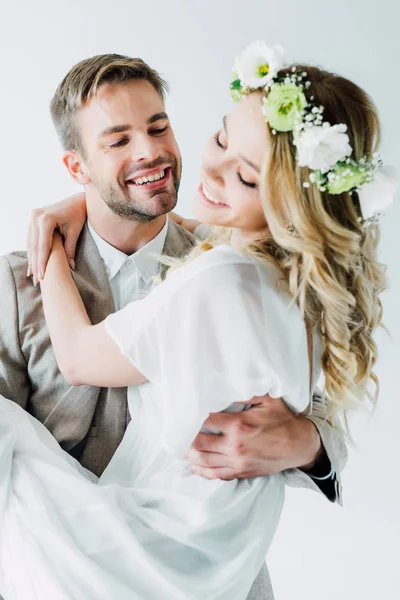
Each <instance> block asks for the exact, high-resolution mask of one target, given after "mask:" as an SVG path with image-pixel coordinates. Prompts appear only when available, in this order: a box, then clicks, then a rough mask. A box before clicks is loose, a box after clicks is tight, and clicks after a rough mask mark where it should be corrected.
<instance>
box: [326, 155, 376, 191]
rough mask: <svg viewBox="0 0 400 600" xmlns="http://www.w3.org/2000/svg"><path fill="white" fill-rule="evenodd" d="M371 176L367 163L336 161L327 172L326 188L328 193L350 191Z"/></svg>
mask: <svg viewBox="0 0 400 600" xmlns="http://www.w3.org/2000/svg"><path fill="white" fill-rule="evenodd" d="M370 178H371V169H369V168H368V166H367V165H359V164H357V163H356V162H355V161H354V160H351V161H349V162H345V161H341V162H338V163H337V165H336V167H335V168H334V169H333V170H332V171H331V172H330V173H328V181H327V184H326V189H327V190H328V192H329V193H330V194H343V193H344V192H351V191H353V190H355V189H357V188H359V187H360V186H362V185H363V184H364V183H366V182H367V181H369V180H370Z"/></svg>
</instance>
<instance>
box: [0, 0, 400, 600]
mask: <svg viewBox="0 0 400 600" xmlns="http://www.w3.org/2000/svg"><path fill="white" fill-rule="evenodd" d="M399 20H400V8H399V4H398V2H397V1H396V0H380V1H379V2H377V1H376V0H374V1H372V0H332V1H330V2H328V1H325V0H321V1H319V2H317V1H312V0H302V1H301V2H299V1H297V0H285V1H282V2H278V1H275V2H272V1H270V0H263V1H261V0H259V1H257V0H239V1H237V0H187V1H184V0H170V1H169V2H166V1H165V0H163V1H158V0H140V1H138V0H112V2H110V1H108V0H98V1H97V2H96V1H95V0H68V1H66V0H64V1H62V0H47V1H46V0H36V1H35V0H33V1H32V0H18V1H12V2H10V1H6V0H0V61H1V63H0V64H1V68H0V86H1V93H0V115H1V127H0V159H1V161H0V182H1V183H0V186H1V187H0V193H1V196H0V197H1V202H0V253H4V252H8V251H11V250H14V249H23V248H24V237H25V231H26V224H27V220H28V217H29V213H30V210H31V209H32V208H34V207H38V206H41V205H43V204H48V203H50V202H53V201H56V200H58V199H61V198H62V197H64V196H66V195H68V194H69V193H71V192H73V191H75V190H76V189H77V188H75V187H74V185H73V184H72V182H70V180H69V179H68V176H67V173H66V171H65V169H64V167H63V166H62V164H61V160H60V156H61V152H60V147H59V143H58V140H57V138H56V135H55V132H54V131H53V127H52V124H51V121H50V117H49V114H48V105H49V101H50V99H51V96H52V94H53V92H54V90H55V88H56V86H57V85H58V83H59V82H60V81H61V79H62V78H63V76H64V75H65V73H66V72H67V70H68V69H69V68H70V67H71V66H72V65H73V64H75V63H76V62H78V61H79V60H81V59H83V58H86V57H88V56H90V55H94V54H98V53H105V52H117V53H122V54H128V55H131V56H140V57H142V58H144V59H145V60H146V61H147V62H149V63H150V64H151V65H152V66H153V67H155V68H156V69H158V70H159V71H160V72H161V73H162V75H164V77H165V78H166V79H167V80H168V81H169V82H170V84H171V89H172V92H171V94H170V97H169V101H168V105H167V107H168V111H169V113H170V116H171V119H172V122H173V125H174V127H175V131H176V135H177V139H178V142H179V143H180V146H181V150H182V154H183V158H184V178H183V183H182V188H181V196H180V201H179V209H180V212H181V214H184V215H187V216H189V215H190V212H191V195H192V191H193V190H194V189H195V187H197V184H198V175H197V173H198V165H199V156H200V149H201V146H202V143H203V141H204V140H205V138H206V137H207V136H208V135H209V133H211V132H212V131H213V130H214V129H216V128H217V127H218V126H219V123H220V119H221V116H222V115H223V114H224V113H225V112H226V111H227V110H229V107H230V101H229V94H228V92H227V89H228V84H229V77H230V70H231V66H232V61H233V58H234V56H235V55H236V54H237V53H238V52H239V51H240V50H241V49H242V48H243V47H244V46H245V45H247V44H248V43H250V42H251V41H253V40H256V39H265V40H266V41H267V42H269V43H272V44H276V43H280V44H282V45H283V46H284V47H285V48H286V50H287V53H288V59H289V60H291V61H297V62H299V61H304V62H307V61H308V62H311V63H314V64H318V65H322V66H324V67H325V68H328V69H332V70H335V71H337V72H339V73H340V74H342V75H345V76H347V77H349V78H351V79H354V81H355V82H356V83H358V84H360V85H361V86H363V87H364V88H365V89H366V90H367V91H368V92H369V93H370V94H371V95H372V97H373V98H374V100H375V102H376V103H377V105H378V108H379V111H380V114H381V118H382V122H383V133H384V137H383V146H382V157H383V159H384V160H385V161H386V162H388V163H392V164H396V163H397V166H398V167H400V153H399V149H398V139H399V136H400V117H399V114H400V75H399V62H398V61H399V56H400V41H399V39H400V37H399V29H398V23H399ZM399 218H400V197H399V196H398V198H397V204H396V205H395V206H394V207H393V209H392V210H391V212H390V214H389V216H387V217H386V218H385V219H384V220H383V222H382V229H383V240H382V246H381V247H382V250H381V257H382V260H383V261H384V262H386V263H388V265H389V274H390V288H389V291H388V292H387V293H386V294H385V297H384V307H385V323H386V325H387V327H388V328H389V330H390V333H391V338H390V337H388V336H387V335H386V334H380V335H379V343H380V351H381V358H380V362H379V366H378V373H379V375H380V378H381V395H380V400H379V408H378V409H377V411H376V413H375V415H374V416H373V417H372V418H370V417H367V416H363V417H357V418H356V419H353V433H354V438H355V441H356V444H357V447H356V448H354V449H351V455H350V460H349V464H348V467H347V468H346V471H345V474H344V476H343V483H344V508H342V509H341V508H339V507H337V506H331V505H330V504H329V503H328V502H327V501H325V500H324V499H323V498H319V497H318V496H317V495H316V494H315V495H314V494H312V493H311V492H306V491H301V490H300V491H299V490H289V491H288V494H287V503H286V508H285V510H284V515H283V518H282V522H281V525H280V528H279V531H278V534H277V537H276V539H275V542H274V544H273V547H272V549H271V551H270V555H269V557H268V564H269V567H270V570H271V575H272V578H273V582H274V587H275V593H276V598H277V600H289V599H295V598H296V599H297V598H307V600H331V599H334V598H335V599H336V598H339V597H340V598H341V599H342V600H356V599H357V600H358V599H361V598H362V600H377V599H379V600H395V599H397V598H399V597H400V591H399V587H400V576H399V570H400V566H399V565H398V562H399V558H400V551H399V542H400V521H399V516H398V512H399V493H400V484H399V472H400V469H399V459H400V451H399V450H400V444H399V441H398V436H399V434H398V431H399V420H400V408H399V406H400V398H399V391H398V377H397V375H398V371H399V368H400V352H399V334H400V320H399V318H398V314H397V310H398V306H399V297H400V268H399V267H400V262H399V254H398V247H397V242H398V239H399V235H400V234H399V227H398V223H399ZM0 293H1V291H0ZM0 318H2V315H0ZM266 510H267V508H266ZM205 600H206V599H205Z"/></svg>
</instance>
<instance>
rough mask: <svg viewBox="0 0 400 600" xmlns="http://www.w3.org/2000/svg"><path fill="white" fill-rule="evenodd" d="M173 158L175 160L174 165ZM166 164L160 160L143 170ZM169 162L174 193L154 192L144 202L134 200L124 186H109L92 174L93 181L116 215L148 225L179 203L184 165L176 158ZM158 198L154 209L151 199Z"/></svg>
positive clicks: (104, 200)
mask: <svg viewBox="0 0 400 600" xmlns="http://www.w3.org/2000/svg"><path fill="white" fill-rule="evenodd" d="M171 158H173V163H172V161H171ZM165 162H166V161H165V158H164V159H161V158H159V159H157V160H155V161H154V162H152V163H151V164H150V163H149V164H148V165H146V166H145V167H141V170H149V169H154V168H156V167H157V166H160V165H165ZM168 162H171V167H170V168H171V177H172V181H173V187H174V189H173V191H170V190H165V191H162V190H154V193H153V195H152V196H149V197H148V198H147V199H144V200H136V199H135V198H132V197H131V196H130V195H129V192H128V190H126V191H125V190H124V187H123V184H118V183H108V184H107V183H104V182H102V181H101V180H100V179H99V178H97V176H96V175H95V176H94V177H93V174H91V179H92V182H93V183H94V185H95V187H96V189H97V192H98V193H99V195H100V197H101V199H102V200H103V202H105V204H106V205H107V206H108V208H109V209H110V210H111V211H112V212H113V213H114V214H116V215H118V216H119V217H121V218H123V219H125V220H129V221H136V222H140V223H148V222H150V221H153V219H156V218H157V217H159V216H161V215H165V214H166V213H169V212H171V210H173V209H174V208H175V206H176V203H177V201H178V190H179V184H180V175H181V172H182V170H181V165H182V163H181V161H180V160H179V161H178V160H176V159H175V157H170V160H169V161H168ZM125 185H126V184H125ZM156 196H157V206H156V207H153V206H152V205H151V199H152V198H153V197H156Z"/></svg>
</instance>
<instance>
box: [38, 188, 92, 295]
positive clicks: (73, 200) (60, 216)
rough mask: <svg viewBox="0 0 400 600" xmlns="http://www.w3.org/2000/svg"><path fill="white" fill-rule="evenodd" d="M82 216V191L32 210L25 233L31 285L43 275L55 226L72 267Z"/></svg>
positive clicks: (84, 204) (84, 218)
mask: <svg viewBox="0 0 400 600" xmlns="http://www.w3.org/2000/svg"><path fill="white" fill-rule="evenodd" d="M85 220H86V197H85V194H82V193H80V194H75V195H74V196H70V197H69V198H67V199H66V200H62V201H61V202H58V203H57V204H52V205H50V206H46V207H44V208H39V209H36V210H34V211H33V212H32V216H31V219H30V223H29V228H28V236H27V251H28V272H27V276H28V277H29V276H30V275H33V281H34V284H35V285H36V283H37V282H38V281H42V279H43V277H44V274H45V271H46V267H47V261H48V260H49V256H50V252H51V247H52V243H53V234H54V231H55V230H58V231H59V232H60V233H61V234H62V236H63V237H64V246H65V253H66V255H67V258H68V263H69V265H70V266H71V268H72V269H74V268H75V262H74V257H75V249H76V243H77V241H78V238H79V234H80V232H81V231H82V228H83V225H84V223H85Z"/></svg>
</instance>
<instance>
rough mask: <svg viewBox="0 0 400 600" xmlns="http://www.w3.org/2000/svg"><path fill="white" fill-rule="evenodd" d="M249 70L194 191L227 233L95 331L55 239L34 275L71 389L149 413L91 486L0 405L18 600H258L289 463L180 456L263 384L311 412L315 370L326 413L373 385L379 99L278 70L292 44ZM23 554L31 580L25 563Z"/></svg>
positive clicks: (40, 432)
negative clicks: (109, 396) (252, 595)
mask: <svg viewBox="0 0 400 600" xmlns="http://www.w3.org/2000/svg"><path fill="white" fill-rule="evenodd" d="M236 70H237V77H235V78H234V81H233V82H232V86H231V87H232V93H233V95H234V96H235V98H236V99H238V100H240V103H239V104H238V106H237V107H236V108H235V110H233V112H232V113H231V114H230V115H229V116H228V117H227V118H226V119H225V120H224V127H223V129H222V130H221V131H220V132H218V133H217V134H216V136H214V137H213V138H212V139H211V140H210V141H209V143H208V144H207V146H206V149H205V153H204V160H203V166H202V183H201V185H200V187H199V190H198V192H197V194H196V197H195V203H194V205H195V213H196V216H197V217H198V218H199V220H200V221H201V222H203V223H211V224H214V225H218V226H222V227H223V228H224V230H223V231H224V233H223V236H222V235H221V236H219V237H217V238H216V239H215V238H212V239H210V240H209V241H208V242H207V243H205V244H202V245H199V247H198V248H196V249H195V250H194V251H193V253H192V254H191V255H190V256H189V257H188V259H187V261H186V262H185V264H184V265H183V266H181V268H179V269H174V270H171V272H170V273H169V274H168V276H167V278H166V280H165V281H164V282H163V283H162V284H160V285H159V286H157V287H156V288H155V290H154V291H153V292H152V293H151V294H150V295H149V296H148V297H147V298H145V299H143V300H140V301H138V302H136V303H132V304H130V305H128V306H127V307H126V308H125V309H123V310H121V311H119V312H118V313H115V314H114V315H111V316H110V317H108V318H107V319H106V320H105V321H104V322H102V323H100V324H98V325H95V326H92V325H91V324H90V322H89V319H88V317H87V314H86V312H85V309H84V306H83V304H82V301H81V299H80V297H79V294H78V292H77V290H76V287H75V285H74V283H73V280H72V278H71V275H70V270H69V266H68V263H67V260H66V257H65V253H64V250H63V246H62V241H61V239H60V238H59V237H58V236H55V238H54V242H53V248H52V254H51V257H50V260H49V263H48V267H47V271H46V276H45V278H44V280H43V281H42V282H41V286H42V297H43V304H44V309H45V314H46V320H47V324H48V327H49V331H50V335H51V338H52V343H53V347H54V350H55V353H56V357H57V361H58V363H59V366H60V369H61V371H62V372H63V374H64V376H65V377H66V378H67V379H68V380H69V381H70V382H71V383H72V384H74V385H83V384H90V385H97V386H131V387H130V390H132V389H133V386H138V390H139V395H137V394H136V395H135V394H130V395H129V403H130V409H131V411H132V410H134V411H135V414H136V415H138V417H137V418H136V419H135V420H134V421H132V422H131V423H130V425H129V427H128V429H127V432H126V434H125V437H124V439H123V442H122V444H121V446H120V447H119V449H118V451H117V453H116V454H115V456H114V458H113V460H112V461H111V463H110V465H109V467H108V468H107V469H106V471H105V472H104V474H103V475H102V477H101V478H100V479H99V480H98V481H95V478H94V477H93V476H90V474H89V473H87V472H85V471H84V470H83V469H82V467H80V466H79V464H78V463H77V462H76V461H75V460H73V459H72V458H71V457H69V456H68V455H67V454H65V453H64V452H63V451H62V450H61V449H60V448H59V446H58V445H57V443H56V442H55V440H54V439H53V438H52V436H51V435H50V434H49V432H48V431H47V430H46V429H45V428H44V427H43V426H41V425H40V424H39V423H38V422H37V421H35V420H34V419H32V418H31V417H30V416H29V415H28V414H26V413H25V412H23V411H22V410H21V409H20V408H19V407H18V406H16V405H15V404H14V403H12V402H9V401H7V400H6V399H0V414H1V420H0V444H1V446H0V457H1V461H0V465H1V474H2V477H1V479H0V481H1V487H0V523H1V529H2V535H1V539H0V593H2V594H3V595H4V596H5V598H6V599H7V600H14V599H15V600H22V599H23V600H26V598H30V599H35V598H38V599H39V598H40V600H47V599H50V598H51V599H52V600H53V599H54V598H57V599H58V598H60V599H61V598H68V599H71V598H74V599H82V600H83V599H84V600H94V599H96V600H97V599H98V598H118V599H119V600H120V599H121V600H125V599H135V598H138V599H139V598H141V599H143V598H146V599H152V600H153V599H154V600H156V599H157V600H158V599H159V598H164V599H171V600H172V599H173V600H177V599H180V598H181V599H185V600H186V599H188V598H193V599H204V598H207V599H208V600H213V599H215V600H216V599H219V600H227V599H228V598H229V599H232V598H237V599H238V600H239V599H241V598H245V597H246V595H247V593H248V591H249V589H250V587H251V584H252V582H253V581H254V579H255V577H256V575H257V573H258V572H259V569H260V567H261V564H262V562H263V560H264V558H265V555H266V553H267V550H268V547H269V545H270V543H271V540H272V537H273V535H274V532H275V529H276V527H277V524H278V521H279V516H280V513H281V508H282V504H283V499H284V477H285V475H283V474H281V473H280V474H277V475H273V476H270V477H265V478H255V479H252V480H240V481H238V480H234V481H226V482H224V481H218V480H214V481H208V480H205V479H203V478H201V477H198V476H196V475H194V474H192V473H191V471H190V468H189V467H188V465H187V462H186V461H185V460H184V456H185V453H186V451H187V450H188V448H189V446H190V444H191V442H192V440H193V439H194V437H195V436H196V434H197V433H198V431H199V430H200V428H201V426H202V423H203V422H204V421H205V419H206V418H207V416H208V414H209V413H210V412H216V411H222V410H226V409H230V410H238V409H240V403H241V402H243V401H246V400H247V399H248V398H251V397H253V396H256V395H262V394H264V393H266V392H268V393H270V395H272V396H275V397H276V396H281V397H283V398H284V399H285V402H286V403H287V405H288V406H289V407H290V408H291V409H292V410H293V411H296V412H303V411H309V410H311V407H310V405H309V404H310V401H309V399H310V398H311V395H310V392H311V393H312V391H313V388H314V385H315V383H316V380H317V378H318V376H319V374H320V370H321V367H322V369H323V371H324V375H325V386H326V390H327V392H328V393H329V395H330V396H331V398H332V406H333V412H334V411H339V410H346V409H348V408H350V407H354V406H358V405H362V404H363V403H364V402H365V400H366V399H367V397H368V393H367V392H368V390H367V387H368V382H369V381H370V380H372V381H374V382H376V377H375V376H374V374H373V371H372V369H373V365H374V363H375V360H376V347H375V343H374V341H373V339H372V334H373V332H374V330H375V328H376V327H377V326H378V324H379V323H380V320H381V305H380V301H379V299H378V295H379V292H380V291H381V290H382V288H383V275H382V269H381V267H380V265H379V264H378V263H377V262H376V246H377V234H378V226H377V224H376V222H375V220H376V219H375V212H376V211H374V210H372V209H371V202H370V196H371V193H372V192H373V187H371V186H373V185H374V182H375V185H376V182H377V181H378V179H379V177H382V171H381V169H380V165H379V164H378V162H377V161H376V160H375V158H373V152H374V150H375V145H376V143H377V142H378V138H379V124H378V119H377V116H376V112H375V110H374V107H373V105H372V103H371V101H370V100H369V98H368V97H367V96H366V94H365V93H364V92H363V91H362V90H360V89H359V88H358V87H357V86H355V85H354V84H352V83H351V82H349V81H347V80H344V79H342V78H339V77H336V76H333V75H330V74H327V73H325V72H322V71H320V70H318V69H315V68H311V67H310V68H306V69H303V68H300V69H299V68H296V67H293V68H290V67H289V68H282V62H281V54H280V51H278V50H270V49H269V48H267V47H266V46H265V45H262V44H260V43H258V44H255V45H252V46H251V47H249V48H248V49H247V50H246V51H245V52H244V53H243V55H242V56H241V57H240V58H239V59H238V60H237V64H236ZM321 106H323V107H324V108H323V109H322V108H321ZM322 113H323V116H322ZM323 119H326V121H327V122H329V123H330V125H323ZM346 127H347V132H346ZM371 190H372V192H371ZM373 199H375V200H376V198H375V196H374V195H373ZM226 228H228V229H226ZM204 250H210V251H209V252H204ZM192 259H195V260H192ZM16 557H18V561H17V560H16ZM21 561H22V562H23V563H24V570H23V572H24V575H25V578H24V579H23V580H22V579H21V578H20V577H19V576H18V573H15V572H14V571H13V569H14V568H15V564H19V565H20V564H21Z"/></svg>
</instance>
